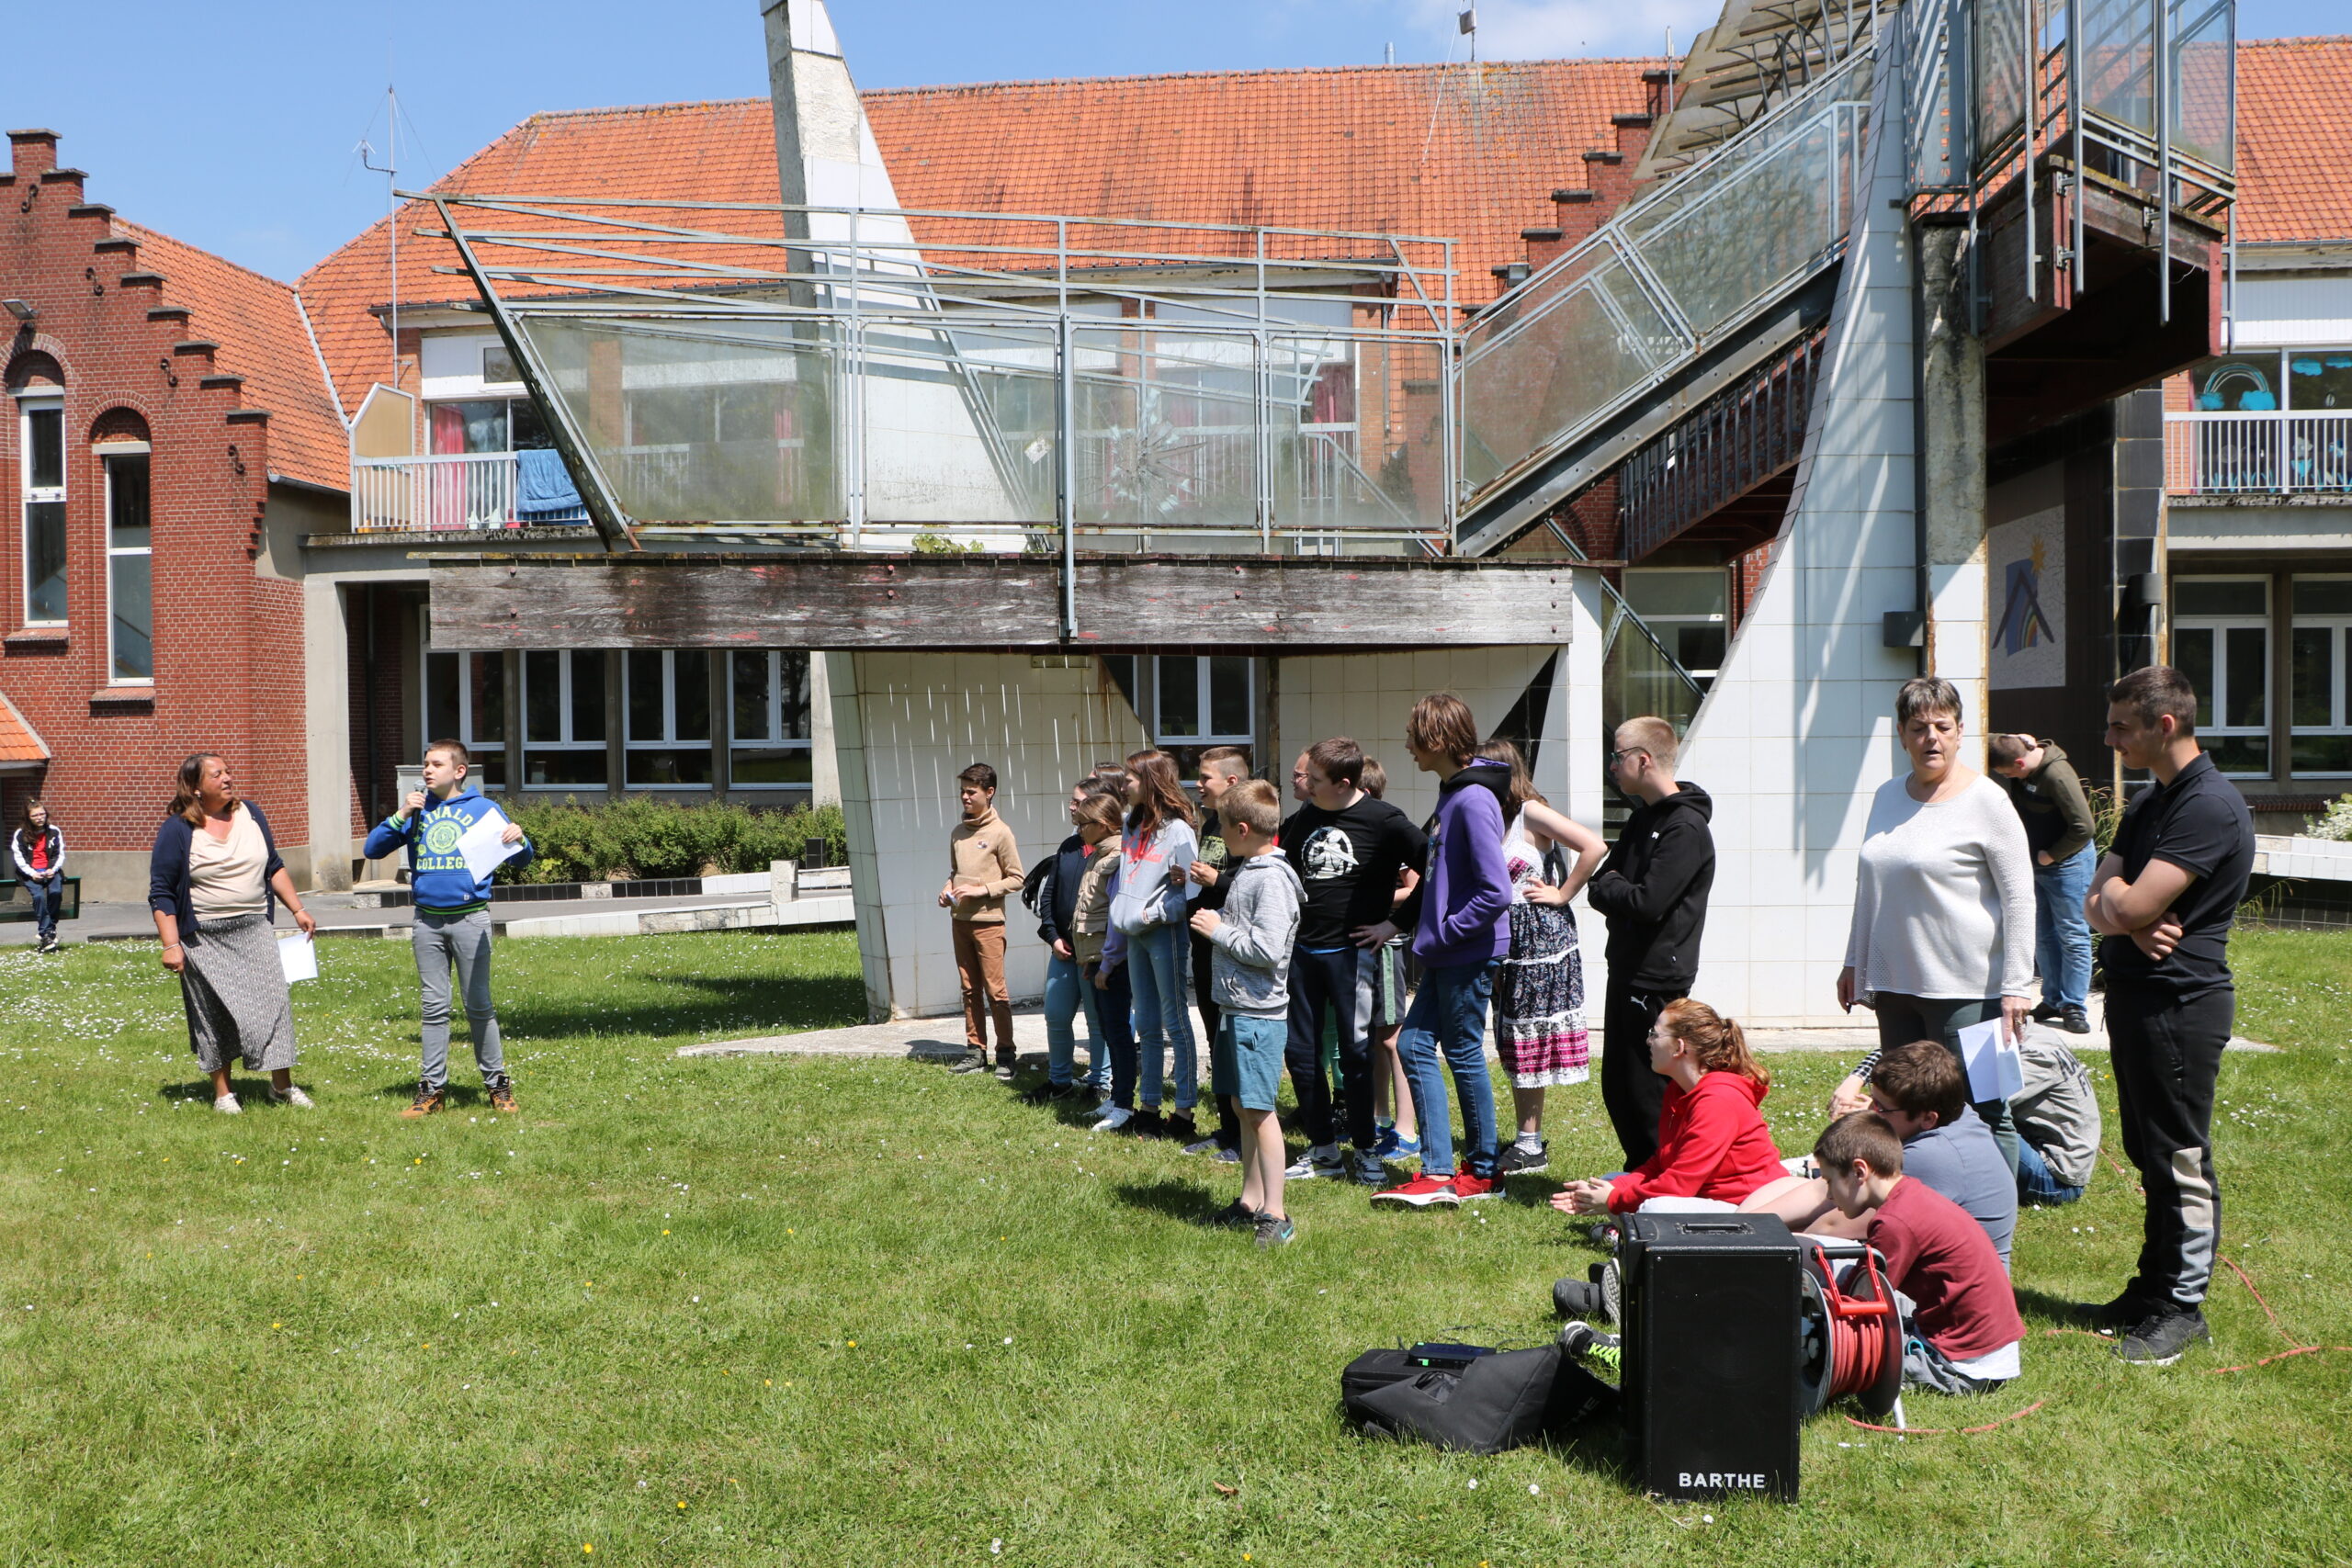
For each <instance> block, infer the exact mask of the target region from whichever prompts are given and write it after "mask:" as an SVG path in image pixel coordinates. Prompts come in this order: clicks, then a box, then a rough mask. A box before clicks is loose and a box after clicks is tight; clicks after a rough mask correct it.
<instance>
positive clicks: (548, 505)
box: [351, 452, 588, 534]
mask: <svg viewBox="0 0 2352 1568" xmlns="http://www.w3.org/2000/svg"><path fill="white" fill-rule="evenodd" d="M554 456H555V454H553V453H551V452H550V453H547V454H545V455H544V457H536V456H534V455H531V454H526V453H520V452H474V453H469V454H466V455H465V456H462V457H357V458H354V459H353V460H352V464H351V531H352V532H353V533H355V534H374V533H444V532H450V531H456V530H465V529H475V530H479V529H486V528H536V527H541V526H548V525H571V524H584V523H586V522H587V521H588V512H587V509H586V508H585V507H583V506H582V505H581V503H580V497H579V496H578V494H577V493H574V492H571V484H570V481H569V480H568V479H567V480H564V481H563V482H562V484H561V485H560V488H555V489H548V488H544V487H542V488H536V489H533V490H531V491H529V493H525V491H526V486H525V477H524V472H523V470H524V466H525V464H526V461H528V462H531V463H532V464H534V466H543V465H544V463H545V461H546V459H552V458H553V457H554ZM555 471H556V472H557V473H560V472H561V466H560V464H557V465H555ZM567 494H568V495H569V504H564V502H565V499H566V496H567Z"/></svg>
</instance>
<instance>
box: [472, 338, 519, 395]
mask: <svg viewBox="0 0 2352 1568" xmlns="http://www.w3.org/2000/svg"><path fill="white" fill-rule="evenodd" d="M481 378H482V382H483V384H484V385H486V386H492V387H503V386H504V385H506V384H507V383H509V382H512V381H520V380H521V379H522V378H523V377H522V373H521V372H520V371H518V370H516V369H515V356H514V355H511V354H509V353H507V352H506V345H505V344H503V343H492V344H483V345H482V351H481Z"/></svg>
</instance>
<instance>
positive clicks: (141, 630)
mask: <svg viewBox="0 0 2352 1568" xmlns="http://www.w3.org/2000/svg"><path fill="white" fill-rule="evenodd" d="M99 450H100V454H101V461H102V462H103V463H104V464H105V466H106V477H107V660H108V663H107V680H108V681H109V682H113V683H115V684H118V685H121V684H135V683H137V682H149V681H153V680H154V678H155V574H154V570H153V567H154V554H153V546H152V545H151V543H150V540H151V539H152V537H153V530H152V529H151V528H150V526H149V519H148V509H147V508H148V490H147V454H146V453H144V452H128V451H121V452H107V451H106V450H105V448H103V447H101V448H100V449H99Z"/></svg>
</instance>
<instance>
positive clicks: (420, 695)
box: [417, 619, 522, 795]
mask: <svg viewBox="0 0 2352 1568" xmlns="http://www.w3.org/2000/svg"><path fill="white" fill-rule="evenodd" d="M425 624H426V625H427V626H428V627H429V626H430V625H431V622H430V620H429V619H427V620H426V622H425ZM421 640H422V652H421V654H420V660H421V662H422V664H423V666H424V669H423V671H422V678H421V679H420V680H419V681H418V682H417V716H418V718H419V719H420V720H421V722H422V725H423V728H424V743H425V744H426V745H427V746H430V745H431V744H433V742H435V740H441V739H455V740H458V741H460V742H462V743H463V744H464V746H465V748H466V750H467V751H469V753H471V754H472V757H473V761H472V762H471V763H470V764H469V766H468V767H467V770H466V782H467V783H468V784H470V785H472V786H473V787H474V788H475V789H476V790H479V791H480V792H481V793H482V794H484V795H489V794H492V793H493V792H496V793H498V794H502V795H503V794H504V793H505V792H506V791H507V790H508V789H509V788H510V787H511V786H510V785H509V784H507V783H506V778H505V774H506V741H505V739H504V738H503V737H501V738H499V739H482V738H481V737H478V736H477V735H476V734H475V733H474V711H473V709H474V681H473V664H472V660H477V659H495V660H500V661H501V662H500V664H499V666H498V679H499V681H500V682H501V683H502V686H501V689H502V692H503V682H504V681H505V679H506V666H505V663H504V660H507V659H509V658H520V657H521V655H520V654H516V653H514V652H512V651H511V650H506V649H501V650H497V651H492V652H468V651H459V650H458V649H436V648H435V647H434V646H433V643H432V640H431V638H430V637H425V638H424V639H421ZM435 659H454V660H457V661H458V703H457V707H458V724H457V734H456V735H454V736H451V735H449V734H448V733H447V731H446V730H444V729H440V728H436V727H435V725H434V722H433V661H434V660H435ZM502 701H503V698H502ZM506 721H507V723H509V724H520V723H521V722H522V715H521V714H520V713H509V714H508V715H507V716H506ZM492 761H495V763H496V766H497V772H498V775H499V776H498V777H497V778H494V779H493V778H492V777H491V776H490V774H491V766H492Z"/></svg>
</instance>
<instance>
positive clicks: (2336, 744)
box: [2287, 576, 2352, 778]
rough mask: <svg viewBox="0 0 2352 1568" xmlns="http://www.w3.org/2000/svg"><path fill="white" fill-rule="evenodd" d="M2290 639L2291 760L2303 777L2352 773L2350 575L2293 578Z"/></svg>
mask: <svg viewBox="0 0 2352 1568" xmlns="http://www.w3.org/2000/svg"><path fill="white" fill-rule="evenodd" d="M2291 592H2292V595H2293V600H2294V626H2293V628H2292V629H2291V630H2290V632H2289V634H2288V636H2289V638H2290V641H2289V643H2288V658H2287V664H2288V671H2289V673H2288V699H2287V702H2288V709H2287V721H2288V723H2289V725H2290V727H2291V735H2290V741H2289V754H2288V766H2289V767H2290V769H2291V770H2292V772H2293V773H2295V775H2296V776H2297V777H2299V778H2329V777H2341V776H2343V775H2345V774H2348V773H2352V691H2347V690H2346V686H2347V684H2352V675H2347V674H2346V664H2347V662H2352V577H2301V576H2298V577H2297V578H2296V579H2295V581H2294V586H2293V589H2292V590H2291Z"/></svg>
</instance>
